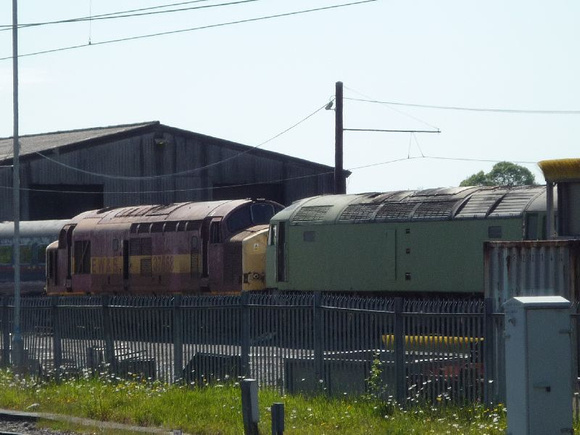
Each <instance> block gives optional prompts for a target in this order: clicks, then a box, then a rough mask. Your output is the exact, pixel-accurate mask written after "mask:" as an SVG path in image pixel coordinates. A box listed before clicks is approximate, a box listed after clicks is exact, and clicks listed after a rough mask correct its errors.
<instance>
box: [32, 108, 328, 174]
mask: <svg viewBox="0 0 580 435" xmlns="http://www.w3.org/2000/svg"><path fill="white" fill-rule="evenodd" d="M325 107H326V103H325V104H324V105H322V106H320V107H319V108H318V109H316V110H315V111H314V112H312V113H311V114H309V115H308V116H306V117H304V118H302V119H301V120H300V121H298V122H297V123H295V124H293V125H292V126H290V127H288V128H287V129H285V130H283V131H282V132H280V133H278V134H276V135H275V136H272V137H271V138H270V139H268V140H265V141H264V142H262V143H260V144H258V145H256V146H253V147H249V148H248V149H247V150H245V151H241V152H239V153H237V154H235V155H233V156H231V157H228V158H226V159H223V160H220V161H217V162H214V163H211V164H209V165H206V166H202V167H199V168H192V169H188V170H185V171H180V172H174V173H171V174H162V175H150V176H137V177H129V176H124V175H110V174H103V173H99V172H92V171H87V170H85V169H81V168H77V167H74V166H71V165H67V164H66V163H63V162H60V161H58V160H55V159H53V158H50V157H48V156H46V155H44V154H42V152H41V151H36V152H35V154H37V155H39V156H40V157H42V158H43V159H46V160H48V161H50V162H51V163H54V164H55V165H58V166H61V167H63V168H66V169H68V170H71V171H74V172H79V173H82V174H85V175H91V176H95V177H100V178H104V179H109V180H124V181H146V180H158V179H162V178H171V177H177V176H182V175H191V174H194V173H196V172H200V171H203V170H206V169H209V168H213V167H215V166H219V165H223V164H224V163H227V162H229V161H231V160H234V159H237V158H239V157H241V156H243V155H245V154H248V153H251V152H252V151H254V150H256V149H258V148H261V147H263V146H264V145H266V144H267V143H269V142H271V141H273V140H274V139H277V138H279V137H280V136H282V135H283V134H285V133H288V132H289V131H290V130H292V129H294V128H296V127H298V126H299V125H300V124H302V123H303V122H305V121H306V120H308V119H310V118H311V117H313V116H314V115H316V114H317V113H318V112H320V111H321V110H322V109H324V108H325Z"/></svg>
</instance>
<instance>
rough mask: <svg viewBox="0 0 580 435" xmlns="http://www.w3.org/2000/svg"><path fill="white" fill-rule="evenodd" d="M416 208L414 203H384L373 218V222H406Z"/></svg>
mask: <svg viewBox="0 0 580 435" xmlns="http://www.w3.org/2000/svg"><path fill="white" fill-rule="evenodd" d="M415 207H417V203H416V202H385V203H384V204H383V206H382V207H381V208H380V209H379V211H378V212H377V214H376V216H375V221H377V222H384V221H408V220H409V219H410V218H411V213H413V210H415Z"/></svg>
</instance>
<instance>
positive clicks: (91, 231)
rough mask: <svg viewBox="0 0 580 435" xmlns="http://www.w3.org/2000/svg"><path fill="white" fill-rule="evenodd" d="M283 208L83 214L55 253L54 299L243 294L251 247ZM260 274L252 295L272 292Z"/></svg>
mask: <svg viewBox="0 0 580 435" xmlns="http://www.w3.org/2000/svg"><path fill="white" fill-rule="evenodd" d="M281 208H282V207H281V206H280V205H279V204H277V203H274V202H272V201H265V200H231V201H213V202H201V203H180V204H171V205H168V206H139V207H124V208H118V209H102V210H94V211H90V212H86V213H83V214H81V215H79V216H77V217H76V218H74V219H73V222H72V223H71V224H70V225H68V226H66V227H65V228H64V229H63V230H62V232H61V234H60V237H59V243H56V244H53V245H51V246H50V247H49V248H48V249H47V256H48V263H49V267H48V274H47V292H48V293H49V294H70V293H92V294H97V293H117V294H123V293H129V294H166V293H200V292H202V293H203V292H207V293H222V294H223V293H236V292H240V291H242V289H243V283H244V275H245V273H246V272H245V270H244V269H243V264H242V263H243V256H244V252H243V245H244V241H245V239H246V238H251V237H254V236H256V234H257V233H259V232H260V231H261V232H262V233H263V231H264V229H267V223H268V222H269V220H270V218H271V217H272V216H273V215H274V214H275V213H276V212H277V211H279V210H281ZM261 237H262V239H265V236H264V235H263V234H262V236H261ZM256 243H258V241H256ZM263 243H265V242H263ZM264 250H265V249H262V250H260V249H258V250H257V252H255V253H253V255H254V256H258V257H260V256H261V260H259V259H258V260H253V262H254V263H255V262H256V261H258V262H259V261H261V263H262V265H263V264H264V263H265V258H264V256H265V253H264ZM252 264H253V263H252ZM53 265H54V266H53ZM262 269H263V266H262ZM257 273H259V274H261V276H262V278H261V279H258V280H254V281H255V282H253V284H252V285H251V286H250V288H248V289H251V290H259V289H263V288H264V287H265V282H264V279H263V271H258V272H257Z"/></svg>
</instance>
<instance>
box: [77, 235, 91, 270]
mask: <svg viewBox="0 0 580 435" xmlns="http://www.w3.org/2000/svg"><path fill="white" fill-rule="evenodd" d="M74 259H75V273H76V274H78V275H83V274H89V273H91V242H90V240H78V241H75V244H74Z"/></svg>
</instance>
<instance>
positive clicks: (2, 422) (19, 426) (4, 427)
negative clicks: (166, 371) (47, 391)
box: [0, 410, 181, 435]
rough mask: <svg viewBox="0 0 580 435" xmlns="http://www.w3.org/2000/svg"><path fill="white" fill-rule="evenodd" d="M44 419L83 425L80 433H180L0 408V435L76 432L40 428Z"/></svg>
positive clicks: (45, 434) (66, 434) (65, 434)
mask: <svg viewBox="0 0 580 435" xmlns="http://www.w3.org/2000/svg"><path fill="white" fill-rule="evenodd" d="M41 418H42V419H45V420H55V421H68V422H70V423H73V424H75V425H78V426H81V427H82V426H85V427H86V428H87V430H86V431H82V432H81V433H82V434H91V433H98V434H106V433H108V432H110V431H111V430H114V429H116V430H123V431H126V433H139V432H141V433H154V434H171V435H176V434H179V435H181V431H168V430H164V429H159V428H152V427H138V426H129V425H124V424H119V423H111V422H101V421H95V420H89V419H83V418H77V417H69V416H63V415H56V414H43V413H34V412H18V411H9V410H0V435H7V434H27V435H28V434H34V435H56V434H61V435H75V434H79V433H78V432H68V431H65V432H63V431H53V430H50V429H45V428H40V427H38V425H37V423H36V422H37V421H38V419H41ZM91 428H97V429H96V430H91Z"/></svg>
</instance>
